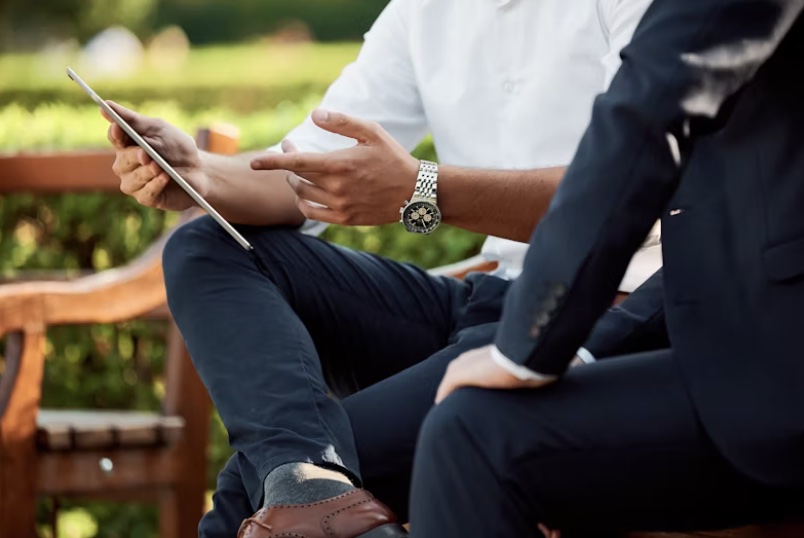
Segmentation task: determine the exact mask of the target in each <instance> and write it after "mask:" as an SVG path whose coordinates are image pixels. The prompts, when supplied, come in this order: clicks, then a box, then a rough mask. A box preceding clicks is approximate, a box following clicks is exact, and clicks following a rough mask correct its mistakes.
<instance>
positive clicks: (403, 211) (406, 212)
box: [399, 161, 441, 234]
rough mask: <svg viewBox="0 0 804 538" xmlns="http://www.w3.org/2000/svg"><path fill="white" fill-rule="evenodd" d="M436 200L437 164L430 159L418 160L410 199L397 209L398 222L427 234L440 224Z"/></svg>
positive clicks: (413, 230)
mask: <svg viewBox="0 0 804 538" xmlns="http://www.w3.org/2000/svg"><path fill="white" fill-rule="evenodd" d="M437 201H438V165H437V164H436V163H434V162H430V161H420V162H419V176H418V178H416V187H415V188H414V190H413V196H412V197H411V199H410V201H408V200H405V203H404V204H403V205H402V207H401V208H400V209H399V215H400V218H399V222H401V223H402V224H404V225H405V228H406V229H407V231H409V232H411V233H415V234H429V233H432V232H433V230H435V229H436V228H438V225H439V224H441V210H440V209H438V205H436V203H437Z"/></svg>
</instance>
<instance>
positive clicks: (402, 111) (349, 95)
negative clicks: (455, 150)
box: [268, 0, 427, 235]
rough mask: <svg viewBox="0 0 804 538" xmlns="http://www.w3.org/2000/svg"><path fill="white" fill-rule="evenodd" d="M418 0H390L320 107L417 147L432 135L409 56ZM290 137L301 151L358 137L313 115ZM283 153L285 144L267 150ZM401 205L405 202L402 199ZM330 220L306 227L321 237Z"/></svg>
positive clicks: (323, 148)
mask: <svg viewBox="0 0 804 538" xmlns="http://www.w3.org/2000/svg"><path fill="white" fill-rule="evenodd" d="M415 1H416V0H391V2H389V3H388V5H387V6H386V7H385V9H384V10H383V12H382V13H381V14H380V16H379V17H378V18H377V20H376V21H375V22H374V24H373V25H372V27H371V29H370V30H369V31H368V32H367V33H366V34H365V36H364V41H363V46H362V47H361V49H360V53H359V54H358V56H357V59H356V60H355V61H354V62H353V63H351V64H349V65H347V66H346V67H345V68H344V69H343V71H342V73H341V75H340V76H339V77H338V79H337V80H336V81H335V82H333V83H332V85H331V86H330V87H329V89H328V90H327V91H326V93H325V94H324V98H323V100H322V101H321V105H320V106H321V107H322V108H324V109H327V110H331V111H333V112H342V113H344V114H348V115H350V116H355V117H358V118H362V119H365V120H369V121H374V122H377V123H379V124H380V125H381V126H382V127H383V129H385V130H386V131H387V132H388V133H389V134H390V135H391V136H392V137H394V139H395V140H396V141H397V142H399V143H400V144H401V145H402V146H404V147H405V148H406V149H407V150H408V151H412V150H413V149H414V148H415V147H416V145H417V144H418V143H419V142H420V141H421V140H422V139H423V138H424V136H425V135H426V134H427V119H426V117H425V114H424V107H423V105H422V102H421V97H420V94H419V90H418V84H417V81H416V76H415V73H414V70H413V64H412V62H411V58H410V46H409V39H410V26H409V25H410V17H409V13H410V12H411V9H412V8H413V7H415ZM285 138H286V139H288V140H290V141H292V142H293V143H294V144H295V145H296V147H297V148H298V149H299V151H306V152H327V151H335V150H339V149H344V148H347V147H350V146H353V145H354V144H355V141H354V140H352V139H350V138H347V137H344V136H341V135H336V134H333V133H330V132H328V131H324V130H323V129H321V128H319V127H318V126H316V125H315V124H314V123H313V122H312V120H311V119H310V116H309V115H308V116H307V118H306V119H305V120H304V122H302V124H301V125H299V126H298V127H296V128H295V129H293V130H292V131H290V132H289V133H288V134H287V135H286V136H285ZM268 151H275V152H281V151H282V149H281V144H276V145H274V146H271V147H270V148H268ZM399 203H400V205H401V204H402V200H400V201H399ZM326 226H327V225H326V224H325V223H321V222H316V221H310V220H308V221H306V222H305V223H304V224H303V225H302V227H301V231H302V232H303V233H307V234H311V235H318V234H320V233H321V232H323V231H324V230H325V229H326Z"/></svg>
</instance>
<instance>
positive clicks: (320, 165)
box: [251, 153, 332, 174]
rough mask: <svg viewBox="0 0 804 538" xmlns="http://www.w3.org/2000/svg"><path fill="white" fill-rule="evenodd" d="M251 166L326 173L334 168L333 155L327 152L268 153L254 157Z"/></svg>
mask: <svg viewBox="0 0 804 538" xmlns="http://www.w3.org/2000/svg"><path fill="white" fill-rule="evenodd" d="M251 168H252V169H253V170H289V171H291V172H295V173H297V174H298V173H304V172H317V173H324V172H329V171H331V170H332V157H330V156H327V154H325V153H267V154H265V155H263V156H262V157H256V158H255V159H252V161H251Z"/></svg>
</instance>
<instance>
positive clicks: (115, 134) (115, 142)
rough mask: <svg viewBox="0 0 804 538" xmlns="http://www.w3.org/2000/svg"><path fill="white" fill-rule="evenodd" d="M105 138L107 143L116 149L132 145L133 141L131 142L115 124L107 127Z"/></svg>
mask: <svg viewBox="0 0 804 538" xmlns="http://www.w3.org/2000/svg"><path fill="white" fill-rule="evenodd" d="M106 138H108V139H109V142H111V143H112V146H114V147H115V148H117V149H123V148H126V147H128V146H132V145H134V141H133V140H131V138H130V137H129V136H128V135H127V134H126V133H125V132H123V129H122V128H121V127H120V126H119V125H117V124H116V123H112V124H111V125H109V129H108V131H106Z"/></svg>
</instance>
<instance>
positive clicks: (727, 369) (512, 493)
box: [411, 0, 804, 538]
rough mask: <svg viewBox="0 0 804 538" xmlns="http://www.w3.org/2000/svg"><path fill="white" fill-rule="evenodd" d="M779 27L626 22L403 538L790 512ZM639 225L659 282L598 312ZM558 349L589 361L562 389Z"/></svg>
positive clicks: (791, 63)
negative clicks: (654, 247)
mask: <svg viewBox="0 0 804 538" xmlns="http://www.w3.org/2000/svg"><path fill="white" fill-rule="evenodd" d="M803 8H804V0H657V1H656V2H655V3H654V4H653V6H652V7H651V8H650V9H649V10H648V12H647V13H646V15H645V16H644V18H643V20H642V22H641V23H640V26H639V28H638V29H637V31H636V33H635V36H634V38H633V41H632V42H631V44H630V45H629V46H628V47H627V48H626V49H624V50H623V53H622V56H623V63H622V67H621V68H620V70H619V73H618V74H617V76H616V78H615V79H614V81H613V83H612V85H611V87H610V89H609V91H608V92H607V93H605V94H604V95H602V96H600V97H599V98H598V99H597V101H596V103H595V107H594V112H593V117H592V121H591V124H590V126H589V128H588V129H587V132H586V134H585V136H584V138H583V140H582V142H581V144H580V146H579V149H578V151H577V154H576V156H575V158H574V161H573V163H572V165H571V167H570V169H569V171H568V173H567V176H566V178H565V180H564V182H563V183H562V185H561V187H560V188H559V190H558V192H557V194H556V196H555V198H554V200H553V202H552V204H551V207H550V210H549V213H548V214H547V216H546V217H545V218H544V219H543V220H542V221H541V223H540V224H539V225H538V227H537V229H536V230H535V232H534V234H533V237H532V239H531V246H532V248H531V249H530V251H529V254H528V257H527V260H526V264H525V271H524V273H523V274H522V276H521V277H520V278H519V279H518V280H517V281H516V282H515V283H514V284H513V285H512V287H511V288H510V290H509V292H508V293H507V296H506V301H505V308H504V312H503V317H502V320H501V322H500V325H499V328H498V330H497V336H496V340H495V345H493V346H489V347H485V348H480V349H476V350H473V351H470V352H468V353H466V354H464V355H462V356H461V357H459V358H458V359H456V361H454V362H453V363H452V364H451V365H450V368H449V369H448V371H447V374H446V376H445V378H444V380H443V381H442V384H441V387H440V389H439V396H438V400H439V402H440V403H439V405H438V406H436V407H435V408H434V410H433V411H432V412H431V413H430V415H429V416H428V418H427V420H426V422H425V424H424V426H423V429H422V432H421V436H420V442H419V447H418V454H417V457H416V463H415V471H414V479H413V493H412V497H411V499H412V516H411V520H412V522H413V529H412V532H413V533H414V536H416V538H450V537H461V538H465V537H468V536H478V537H480V536H482V537H484V538H493V537H527V536H540V534H539V532H540V531H539V530H537V527H536V525H535V522H537V521H539V522H544V523H545V524H547V525H548V526H550V527H552V528H558V529H561V530H563V531H566V532H567V534H572V535H573V536H574V535H576V533H577V534H578V535H581V536H594V537H600V536H608V534H607V533H613V532H617V531H622V530H687V529H692V528H715V527H729V526H738V525H741V524H746V523H750V522H760V521H765V520H768V519H777V518H782V517H787V516H796V515H802V514H804V348H802V329H804V78H803V77H802V76H801V75H802V70H804V16H803V15H802V9H803ZM657 217H660V218H661V220H662V235H663V237H662V241H663V250H664V268H663V269H662V270H661V271H660V272H658V273H657V274H656V275H654V276H653V277H652V278H651V279H650V280H649V281H648V282H647V283H646V284H645V285H643V286H642V287H641V288H639V289H638V290H637V291H636V292H635V293H634V294H632V296H631V297H630V298H629V299H628V300H627V301H626V302H625V303H624V304H622V305H621V306H619V307H615V308H613V309H611V310H609V311H608V312H607V313H605V314H604V315H603V316H602V317H601V314H603V313H604V311H605V310H606V308H607V306H608V305H609V304H610V303H611V301H612V299H613V298H614V296H615V292H616V289H617V283H618V282H619V281H620V279H621V277H622V275H623V272H624V271H625V269H626V265H627V263H628V260H629V259H630V257H631V254H632V253H633V252H634V251H635V250H636V249H637V247H638V246H639V244H640V242H641V241H642V239H643V238H644V237H645V235H646V234H647V232H648V230H649V228H650V227H651V225H652V223H653V222H654V220H655V219H656V218H657ZM581 346H583V347H584V348H585V349H587V350H588V351H589V352H591V354H592V355H594V356H595V358H597V359H605V360H598V361H597V362H595V363H593V364H591V365H588V366H582V367H580V368H573V369H572V370H569V371H567V366H568V364H569V363H570V361H571V359H572V358H573V356H574V355H575V353H576V350H578V349H579V347H581ZM458 388H460V390H457V391H456V390H455V389H458ZM488 389H496V390H488ZM504 389H519V390H504Z"/></svg>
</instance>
